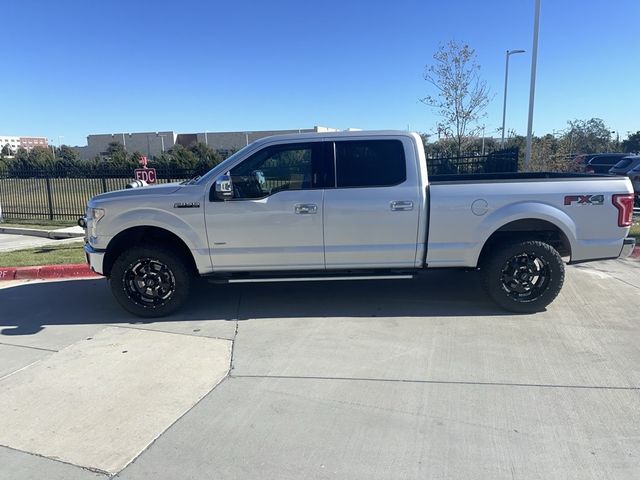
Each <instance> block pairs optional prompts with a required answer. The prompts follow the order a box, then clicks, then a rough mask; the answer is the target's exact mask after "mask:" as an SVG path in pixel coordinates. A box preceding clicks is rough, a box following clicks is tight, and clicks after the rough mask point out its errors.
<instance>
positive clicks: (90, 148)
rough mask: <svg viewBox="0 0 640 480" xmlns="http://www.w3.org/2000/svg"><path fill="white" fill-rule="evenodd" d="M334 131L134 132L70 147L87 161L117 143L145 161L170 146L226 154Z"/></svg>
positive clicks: (93, 138)
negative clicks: (266, 140) (261, 142)
mask: <svg viewBox="0 0 640 480" xmlns="http://www.w3.org/2000/svg"><path fill="white" fill-rule="evenodd" d="M336 130H337V129H335V128H328V127H317V126H316V127H313V128H297V129H293V130H261V131H255V132H199V133H175V132H174V131H171V130H169V131H165V132H136V133H102V134H96V135H88V136H87V146H85V147H73V149H74V150H75V151H77V152H78V154H79V155H80V158H82V159H83V160H90V159H92V158H95V157H96V156H105V155H106V152H107V148H108V147H109V144H110V143H113V142H115V143H119V144H121V145H123V146H124V148H125V150H126V151H127V152H129V153H133V152H139V153H141V154H143V155H147V156H148V157H154V156H158V155H160V154H161V153H162V152H164V151H167V150H169V149H170V148H171V147H173V146H174V145H182V146H183V147H185V148H189V147H191V146H192V145H194V144H196V143H198V142H201V143H204V144H206V145H208V146H209V147H210V148H212V149H213V150H217V151H220V152H229V151H231V150H238V149H240V148H242V147H244V146H245V145H248V144H249V143H251V142H253V141H254V140H257V139H259V138H263V137H269V136H271V135H281V134H289V133H310V132H335V131H336Z"/></svg>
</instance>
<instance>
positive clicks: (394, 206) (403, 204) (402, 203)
mask: <svg viewBox="0 0 640 480" xmlns="http://www.w3.org/2000/svg"><path fill="white" fill-rule="evenodd" d="M389 206H390V207H391V210H393V211H394V212H402V211H407V210H413V202H411V201H408V200H394V201H393V202H391V203H390V204H389Z"/></svg>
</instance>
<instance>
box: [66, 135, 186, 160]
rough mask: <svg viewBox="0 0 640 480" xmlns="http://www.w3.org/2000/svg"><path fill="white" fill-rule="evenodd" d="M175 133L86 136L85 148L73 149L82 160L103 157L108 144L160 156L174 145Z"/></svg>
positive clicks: (130, 150) (128, 150) (129, 150)
mask: <svg viewBox="0 0 640 480" xmlns="http://www.w3.org/2000/svg"><path fill="white" fill-rule="evenodd" d="M176 137H177V134H176V133H175V132H171V131H166V132H136V133H123V132H121V133H102V134H97V135H89V136H87V146H85V147H73V148H74V150H76V151H77V152H78V153H79V154H80V158H82V159H83V160H89V159H92V158H95V157H96V156H104V155H105V154H106V152H107V149H108V148H109V144H110V143H114V142H115V143H119V144H121V145H122V146H124V149H125V150H126V151H127V152H130V153H133V152H140V153H142V154H143V155H147V156H154V155H160V154H161V153H162V152H163V151H165V150H169V149H170V148H171V147H173V146H174V145H175V144H176Z"/></svg>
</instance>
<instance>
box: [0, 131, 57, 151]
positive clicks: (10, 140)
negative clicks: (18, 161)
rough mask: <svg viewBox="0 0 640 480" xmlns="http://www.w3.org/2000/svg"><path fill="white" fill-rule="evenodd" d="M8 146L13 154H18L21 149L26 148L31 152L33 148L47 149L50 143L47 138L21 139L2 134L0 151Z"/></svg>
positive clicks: (0, 136)
mask: <svg viewBox="0 0 640 480" xmlns="http://www.w3.org/2000/svg"><path fill="white" fill-rule="evenodd" d="M7 145H8V146H9V150H11V153H12V154H13V153H16V152H17V151H18V149H19V148H24V149H25V150H26V151H29V150H31V149H32V148H33V147H43V148H47V147H48V146H49V142H48V141H47V138H46V137H19V136H15V135H2V134H0V151H1V150H2V149H3V148H4V147H5V146H7Z"/></svg>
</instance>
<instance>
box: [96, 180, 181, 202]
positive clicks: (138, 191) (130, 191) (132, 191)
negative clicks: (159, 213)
mask: <svg viewBox="0 0 640 480" xmlns="http://www.w3.org/2000/svg"><path fill="white" fill-rule="evenodd" d="M181 186H182V185H181V184H180V183H179V182H174V183H164V184H162V185H151V186H147V187H138V188H126V189H123V190H116V191H114V192H108V193H102V194H100V195H96V196H95V197H93V198H92V199H91V202H102V201H105V200H114V199H121V198H130V197H140V196H145V195H169V194H171V193H174V192H175V191H177V190H179V189H180V187H181Z"/></svg>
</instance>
